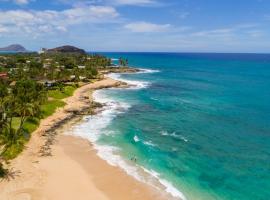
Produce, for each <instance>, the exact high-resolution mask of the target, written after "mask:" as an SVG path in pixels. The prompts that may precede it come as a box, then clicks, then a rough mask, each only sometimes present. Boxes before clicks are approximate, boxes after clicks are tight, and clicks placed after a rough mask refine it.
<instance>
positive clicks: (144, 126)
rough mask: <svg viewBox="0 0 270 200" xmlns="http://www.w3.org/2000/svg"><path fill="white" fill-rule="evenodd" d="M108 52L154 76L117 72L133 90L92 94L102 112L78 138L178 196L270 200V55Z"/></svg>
mask: <svg viewBox="0 0 270 200" xmlns="http://www.w3.org/2000/svg"><path fill="white" fill-rule="evenodd" d="M104 55H106V56H109V57H111V58H119V57H124V58H128V59H129V63H130V65H131V66H136V67H139V68H144V69H149V70H146V71H145V72H144V73H138V74H124V75H118V74H113V75H110V76H112V77H114V78H117V79H120V80H126V81H128V82H129V83H130V84H133V85H134V87H132V88H130V89H106V90H100V91H97V92H95V94H94V97H95V99H96V100H97V101H100V102H103V103H105V104H106V106H105V109H104V110H103V111H102V112H101V113H100V114H98V115H97V116H88V117H86V118H85V119H84V120H83V121H82V122H81V123H79V124H78V125H76V127H74V130H72V131H73V134H76V135H80V136H83V137H86V138H88V139H89V140H91V141H92V142H94V144H95V147H96V149H97V150H98V154H99V156H101V157H102V158H104V159H106V160H107V161H108V162H109V163H110V164H112V165H117V166H120V167H122V168H123V169H124V170H126V171H127V172H128V173H129V174H131V175H133V176H134V177H135V178H137V179H140V180H141V181H145V182H149V183H151V181H152V184H154V182H155V181H158V182H159V183H160V185H162V186H163V187H162V188H161V189H163V190H164V191H167V192H169V193H170V194H172V195H173V196H174V197H181V198H183V199H188V200H211V199H220V200H269V199H270V55H260V54H189V53H186V54H184V53H183V54H173V53H104ZM132 157H136V158H137V162H136V163H134V161H131V158H132ZM142 172H143V173H142ZM145 174H149V176H145ZM154 180H155V181H154Z"/></svg>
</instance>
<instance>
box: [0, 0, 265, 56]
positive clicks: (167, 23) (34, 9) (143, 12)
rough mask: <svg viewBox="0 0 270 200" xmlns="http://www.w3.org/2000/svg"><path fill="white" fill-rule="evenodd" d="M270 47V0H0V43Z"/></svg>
mask: <svg viewBox="0 0 270 200" xmlns="http://www.w3.org/2000/svg"><path fill="white" fill-rule="evenodd" d="M13 43H16V44H17V43H18V44H22V45H23V46H25V47H26V48H27V49H29V50H38V49H40V48H42V47H46V48H51V47H56V46H60V45H66V44H68V45H74V46H77V47H80V48H83V49H85V50H87V51H116V52H119V51H132V52H243V53H245V52H254V53H270V0H0V46H6V45H9V44H13Z"/></svg>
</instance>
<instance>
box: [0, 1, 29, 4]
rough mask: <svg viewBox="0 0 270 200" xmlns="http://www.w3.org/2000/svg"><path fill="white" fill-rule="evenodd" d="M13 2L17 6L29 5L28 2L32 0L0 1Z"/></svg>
mask: <svg viewBox="0 0 270 200" xmlns="http://www.w3.org/2000/svg"><path fill="white" fill-rule="evenodd" d="M1 1H2V2H13V3H15V4H18V5H26V4H28V3H30V1H34V0H0V2H1Z"/></svg>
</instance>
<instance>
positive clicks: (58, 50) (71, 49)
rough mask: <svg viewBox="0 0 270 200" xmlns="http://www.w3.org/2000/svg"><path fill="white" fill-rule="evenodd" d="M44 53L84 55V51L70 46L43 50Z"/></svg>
mask: <svg viewBox="0 0 270 200" xmlns="http://www.w3.org/2000/svg"><path fill="white" fill-rule="evenodd" d="M45 52H46V53H50V52H52V53H79V54H86V52H85V50H83V49H80V48H77V47H74V46H70V45H65V46H60V47H56V48H53V49H47V50H45Z"/></svg>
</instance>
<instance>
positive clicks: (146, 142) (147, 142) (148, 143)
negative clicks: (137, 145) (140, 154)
mask: <svg viewBox="0 0 270 200" xmlns="http://www.w3.org/2000/svg"><path fill="white" fill-rule="evenodd" d="M143 143H144V144H145V145H147V146H152V147H155V146H156V145H155V144H153V143H152V142H151V141H145V142H143Z"/></svg>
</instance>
